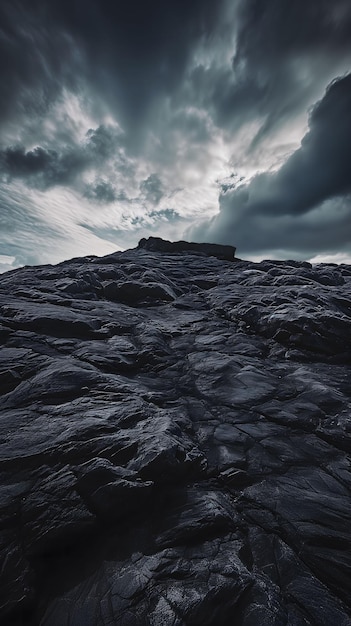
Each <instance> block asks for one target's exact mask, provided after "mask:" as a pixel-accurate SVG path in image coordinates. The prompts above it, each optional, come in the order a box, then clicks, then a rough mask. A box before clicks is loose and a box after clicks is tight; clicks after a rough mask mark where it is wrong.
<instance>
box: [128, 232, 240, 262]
mask: <svg viewBox="0 0 351 626" xmlns="http://www.w3.org/2000/svg"><path fill="white" fill-rule="evenodd" d="M138 248H144V250H150V251H151V252H168V253H179V252H180V253H184V252H192V253H197V254H201V255H204V256H215V257H216V258H217V259H221V260H222V261H234V257H235V247H234V246H223V245H221V244H218V243H193V242H188V241H167V240H165V239H161V237H149V238H148V239H140V241H139V244H138Z"/></svg>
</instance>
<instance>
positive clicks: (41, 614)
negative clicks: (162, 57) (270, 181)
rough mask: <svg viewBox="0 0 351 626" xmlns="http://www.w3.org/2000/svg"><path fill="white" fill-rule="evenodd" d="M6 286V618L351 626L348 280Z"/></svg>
mask: <svg viewBox="0 0 351 626" xmlns="http://www.w3.org/2000/svg"><path fill="white" fill-rule="evenodd" d="M151 247H152V248H153V249H148V248H147V246H146V247H145V246H144V247H143V246H140V247H139V248H137V249H135V250H130V251H127V252H124V253H116V254H112V255H109V256H107V257H104V258H98V257H87V258H79V259H73V260H71V261H67V262H64V263H61V264H59V265H57V266H51V265H47V266H41V267H26V268H22V269H19V270H14V271H12V272H9V273H7V274H4V275H2V276H1V277H0V341H1V346H2V347H1V351H0V389H1V397H0V403H1V406H0V408H1V420H0V426H1V433H0V473H1V481H0V509H1V526H0V552H1V556H0V563H1V575H0V595H1V601H0V606H1V609H0V611H1V613H0V621H1V624H4V625H5V624H12V625H31V626H34V625H37V624H40V625H41V626H82V625H84V626H100V625H101V626H107V625H117V626H144V625H151V626H163V625H167V626H183V625H186V626H195V625H199V626H200V625H201V626H212V625H213V626H221V625H226V624H228V625H233V624H235V625H236V626H241V625H242V626H285V625H289V626H309V625H310V626H336V625H337V626H346V625H350V624H351V617H350V616H351V545H350V543H351V541H350V538H351V531H350V515H351V514H350V511H351V491H350V489H351V473H350V467H351V466H350V453H351V414H350V395H351V394H350V392H351V379H350V365H351V268H350V267H349V266H346V265H340V266H334V265H319V266H314V267H312V266H311V265H309V264H308V263H298V262H294V261H285V262H278V261H264V262H262V263H258V264H254V263H250V262H244V261H240V260H232V261H229V260H221V259H219V258H216V256H209V253H213V250H212V251H211V250H210V251H209V249H208V248H207V249H206V247H204V248H199V249H196V250H191V249H187V250H185V249H183V250H182V249H178V250H173V251H169V250H168V251H165V252H162V251H160V250H159V249H158V247H157V245H156V246H151Z"/></svg>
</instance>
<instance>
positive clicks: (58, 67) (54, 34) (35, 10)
mask: <svg viewBox="0 0 351 626" xmlns="http://www.w3.org/2000/svg"><path fill="white" fill-rule="evenodd" d="M47 4H48V3H45V2H37V1H34V2H31V3H29V2H20V1H13V0H2V2H1V3H0V25H1V28H0V81H1V90H0V122H2V123H4V122H8V121H11V120H13V119H14V120H16V119H17V118H21V117H23V116H27V117H28V116H34V117H35V116H38V115H43V114H44V113H45V112H46V111H47V110H48V109H49V107H50V106H51V105H52V103H53V102H54V101H55V99H56V98H57V97H59V95H60V93H61V91H62V87H63V86H66V87H67V88H68V89H77V88H78V85H79V76H80V72H79V68H80V69H81V66H80V59H79V54H77V51H76V48H75V45H74V42H73V40H72V38H71V37H70V35H69V33H68V32H64V31H63V29H62V28H60V26H59V25H58V24H55V23H51V24H50V16H49V6H45V5H47Z"/></svg>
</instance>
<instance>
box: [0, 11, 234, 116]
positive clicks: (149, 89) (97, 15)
mask: <svg viewBox="0 0 351 626" xmlns="http://www.w3.org/2000/svg"><path fill="white" fill-rule="evenodd" d="M223 4H224V0H217V2H213V1H212V0H192V1H191V2H188V1H187V0H170V1H168V2H164V1H163V0H153V1H151V2H142V1H141V0H140V1H138V2H129V3H128V2H113V1H112V0H99V1H97V0H69V1H68V0H51V1H50V2H46V1H45V0H34V1H33V2H31V3H29V2H27V0H26V1H25V0H17V1H16V2H13V0H11V1H10V0H3V2H2V3H1V7H0V22H1V24H2V37H1V38H0V58H1V59H2V62H1V65H0V74H1V76H0V77H1V85H2V91H1V93H2V96H1V103H0V113H1V114H2V117H5V116H8V117H9V116H10V114H11V110H12V109H13V107H14V106H15V109H16V111H17V114H20V112H21V111H22V112H23V113H25V114H26V115H29V114H31V113H33V114H38V113H39V114H40V113H42V112H43V111H44V110H46V109H47V108H48V107H49V106H50V104H51V103H52V102H53V100H54V99H55V98H57V97H58V95H59V92H60V89H61V88H62V87H68V89H70V90H75V91H79V90H80V89H81V88H82V86H83V83H84V84H85V87H86V86H87V85H88V89H89V88H90V90H91V94H92V96H94V97H96V99H98V97H99V96H100V95H101V94H103V98H104V100H105V103H107V104H108V105H109V107H110V109H111V110H113V111H114V113H117V115H118V116H119V118H120V119H121V121H122V124H123V126H124V128H128V127H130V125H131V124H133V126H135V125H137V126H138V127H140V125H141V123H142V121H143V118H144V115H145V114H146V113H147V111H148V109H149V107H150V105H151V104H152V101H153V100H154V99H155V98H157V97H158V96H160V95H169V94H170V93H171V92H172V91H173V89H174V88H175V87H176V86H177V85H178V84H179V82H180V80H181V78H182V76H183V73H184V70H185V67H186V64H187V61H188V59H189V57H190V55H191V51H192V49H193V46H194V43H195V42H196V41H198V40H199V39H201V38H203V37H207V36H210V34H211V33H212V31H213V30H214V29H215V27H216V23H217V21H218V18H219V16H220V15H221V9H222V6H223Z"/></svg>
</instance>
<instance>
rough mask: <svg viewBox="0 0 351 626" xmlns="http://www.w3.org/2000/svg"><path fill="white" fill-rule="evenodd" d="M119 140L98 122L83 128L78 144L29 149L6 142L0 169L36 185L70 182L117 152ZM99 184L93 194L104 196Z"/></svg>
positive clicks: (110, 129) (0, 160) (48, 186)
mask: <svg viewBox="0 0 351 626" xmlns="http://www.w3.org/2000/svg"><path fill="white" fill-rule="evenodd" d="M119 144H120V136H119V134H118V133H116V131H115V130H114V129H113V128H108V127H105V126H99V127H98V128H97V129H95V130H93V129H90V130H89V131H88V132H87V134H86V140H85V142H83V143H82V144H80V145H76V146H73V147H72V146H65V147H63V148H62V149H61V150H60V151H57V150H51V149H46V148H43V147H41V146H37V147H35V148H33V150H26V149H25V148H24V147H23V146H9V147H7V148H5V149H3V150H1V151H0V173H2V174H3V175H5V176H6V177H7V178H9V179H12V178H20V179H22V180H24V181H25V182H26V183H27V184H28V185H29V186H31V187H37V188H38V189H48V188H50V187H54V186H55V185H72V184H73V183H74V181H75V179H76V177H77V176H78V175H79V174H81V173H82V172H84V170H87V169H89V168H92V167H99V166H100V165H101V163H103V162H104V161H106V160H107V159H110V158H111V157H114V156H117V155H118V147H119ZM122 166H123V163H122ZM103 187H104V185H103V184H102V183H101V184H100V187H99V186H98V188H97V191H96V190H95V195H96V197H97V198H99V197H100V198H102V196H103V195H104V191H105V198H106V197H107V196H106V194H107V190H106V188H105V190H104V188H103ZM110 196H111V190H110ZM110 201H112V200H110Z"/></svg>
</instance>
